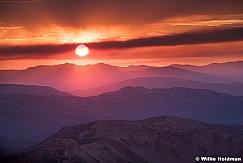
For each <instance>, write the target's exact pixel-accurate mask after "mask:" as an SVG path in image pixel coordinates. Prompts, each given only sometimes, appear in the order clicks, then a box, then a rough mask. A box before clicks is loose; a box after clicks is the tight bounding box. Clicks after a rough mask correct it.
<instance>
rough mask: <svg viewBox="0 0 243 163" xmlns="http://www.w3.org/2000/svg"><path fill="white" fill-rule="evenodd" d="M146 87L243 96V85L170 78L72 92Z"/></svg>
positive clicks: (84, 93)
mask: <svg viewBox="0 0 243 163" xmlns="http://www.w3.org/2000/svg"><path fill="white" fill-rule="evenodd" d="M126 86H132V87H145V88H149V89H151V88H172V87H187V88H195V89H210V90H213V91H216V92H220V93H228V94H231V95H243V83H206V82H199V81H193V80H187V79H183V78H169V77H143V78H135V79H129V80H125V81H120V82H116V83H112V84H108V85H105V86H102V87H98V88H92V89H82V90H77V91H72V92H71V93H72V94H74V95H77V96H97V95H100V94H103V93H106V92H113V91H117V90H119V89H121V88H123V87H126Z"/></svg>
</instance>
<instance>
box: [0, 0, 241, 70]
mask: <svg viewBox="0 0 243 163" xmlns="http://www.w3.org/2000/svg"><path fill="white" fill-rule="evenodd" d="M242 6H243V1H242V0H198V1H195V0H173V1H172V0H0V69H24V68H27V67H29V66H36V65H52V64H61V63H66V62H69V63H75V64H79V65H86V64H95V63H100V62H103V63H108V64H112V65H119V66H127V65H131V64H132V65H136V64H139V65H141V64H143V65H145V64H147V65H157V66H164V65H169V64H178V63H179V64H194V65H203V64H208V63H212V62H227V61H236V60H243V7H242ZM79 44H85V45H86V46H88V47H89V50H90V53H89V55H88V56H85V57H78V56H77V55H75V48H76V46H77V45H79Z"/></svg>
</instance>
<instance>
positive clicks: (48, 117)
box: [0, 87, 243, 155]
mask: <svg viewBox="0 0 243 163" xmlns="http://www.w3.org/2000/svg"><path fill="white" fill-rule="evenodd" d="M158 115H176V116H181V117H186V118H190V119H194V120H200V121H203V122H209V123H221V124H243V119H242V117H243V97H241V96H231V95H227V94H221V93H217V92H213V91H210V90H204V89H188V88H170V89H146V88H143V87H125V88H122V89H121V90H119V91H116V92H111V93H105V94H102V95H100V96H96V97H75V96H57V95H43V96H40V95H39V96H37V95H23V94H0V129H1V131H0V137H1V142H0V143H1V144H0V148H1V149H0V151H1V152H5V153H1V154H2V155H4V154H7V153H11V152H13V151H16V150H18V149H22V148H24V147H28V146H30V145H33V144H35V143H37V142H39V141H41V140H43V139H44V138H47V137H48V136H50V135H52V134H53V133H54V132H56V131H57V130H58V129H60V128H62V127H64V126H68V125H75V124H80V123H86V122H91V121H95V120H105V119H124V120H137V119H143V118H147V117H152V116H158Z"/></svg>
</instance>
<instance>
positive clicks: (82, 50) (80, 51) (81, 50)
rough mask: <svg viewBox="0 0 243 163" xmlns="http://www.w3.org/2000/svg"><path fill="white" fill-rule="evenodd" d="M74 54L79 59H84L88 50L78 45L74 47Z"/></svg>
mask: <svg viewBox="0 0 243 163" xmlns="http://www.w3.org/2000/svg"><path fill="white" fill-rule="evenodd" d="M75 53H76V54H77V55H78V56H80V57H84V56H86V55H88V54H89V48H88V47H87V46H85V45H79V46H77V47H76V49H75Z"/></svg>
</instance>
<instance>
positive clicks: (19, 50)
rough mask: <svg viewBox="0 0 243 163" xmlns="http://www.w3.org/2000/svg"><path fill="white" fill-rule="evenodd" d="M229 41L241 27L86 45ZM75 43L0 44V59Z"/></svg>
mask: <svg viewBox="0 0 243 163" xmlns="http://www.w3.org/2000/svg"><path fill="white" fill-rule="evenodd" d="M229 41H243V28H233V29H224V30H223V29H221V30H215V31H204V32H194V33H184V34H177V35H169V36H160V37H149V38H139V39H132V40H127V41H109V42H93V43H87V44H86V45H87V46H88V47H89V48H90V49H91V50H92V49H97V50H112V49H127V48H136V47H148V46H176V45H188V44H203V43H218V42H229ZM77 45H78V44H61V45H57V44H56V45H52V44H50V45H31V46H0V59H17V58H47V57H48V56H51V55H57V54H60V53H65V52H69V51H73V50H74V49H75V47H76V46H77Z"/></svg>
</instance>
